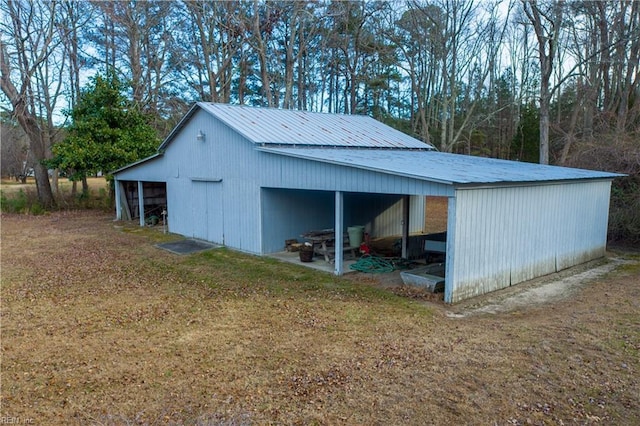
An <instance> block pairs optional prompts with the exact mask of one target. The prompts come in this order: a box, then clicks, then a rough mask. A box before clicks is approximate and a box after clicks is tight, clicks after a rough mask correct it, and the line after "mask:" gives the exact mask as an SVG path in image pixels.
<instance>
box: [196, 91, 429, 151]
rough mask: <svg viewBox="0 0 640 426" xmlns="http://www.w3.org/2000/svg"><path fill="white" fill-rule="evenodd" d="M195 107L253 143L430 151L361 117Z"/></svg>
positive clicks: (206, 105)
mask: <svg viewBox="0 0 640 426" xmlns="http://www.w3.org/2000/svg"><path fill="white" fill-rule="evenodd" d="M197 105H198V106H199V107H200V108H202V109H203V110H205V111H207V112H209V113H210V114H212V115H214V116H215V117H217V118H218V119H220V120H221V121H222V122H224V123H225V124H227V125H228V126H230V127H231V128H233V129H234V130H235V131H237V132H239V133H240V134H242V135H243V136H244V137H246V138H247V139H249V140H250V141H252V142H254V143H256V144H267V145H296V146H298V145H304V146H318V147H320V146H325V147H326V146H337V147H355V148H404V149H409V148H410V149H433V147H432V146H431V145H429V144H426V143H424V142H422V141H419V140H418V139H415V138H412V137H411V136H409V135H406V134H404V133H402V132H400V131H398V130H396V129H394V128H392V127H390V126H387V125H385V124H383V123H381V122H379V121H377V120H374V119H373V118H371V117H367V116H364V115H343V114H325V113H319V112H309V111H294V110H283V109H275V108H256V107H247V106H240V105H228V104H217V103H209V102H199V103H198V104H197Z"/></svg>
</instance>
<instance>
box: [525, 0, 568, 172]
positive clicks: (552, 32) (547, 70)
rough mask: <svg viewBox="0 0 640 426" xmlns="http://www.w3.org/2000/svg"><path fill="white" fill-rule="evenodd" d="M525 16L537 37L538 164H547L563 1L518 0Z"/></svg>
mask: <svg viewBox="0 0 640 426" xmlns="http://www.w3.org/2000/svg"><path fill="white" fill-rule="evenodd" d="M522 6H523V10H524V13H525V15H526V16H527V18H528V19H529V21H530V22H531V24H532V25H533V29H534V31H535V35H536V39H537V40H538V58H539V61H540V164H549V123H550V117H549V114H550V113H549V106H550V104H551V95H552V92H551V76H552V72H553V62H554V60H555V58H556V54H557V51H558V39H559V37H560V29H561V25H562V17H563V12H564V1H563V0H550V1H549V2H548V3H547V4H545V5H541V4H540V3H538V1H537V0H522Z"/></svg>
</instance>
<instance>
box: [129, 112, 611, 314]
mask: <svg viewBox="0 0 640 426" xmlns="http://www.w3.org/2000/svg"><path fill="white" fill-rule="evenodd" d="M199 131H202V132H203V133H204V134H205V135H206V136H205V140H204V141H198V140H197V139H196V135H197V133H198V132H199ZM118 179H120V180H143V181H157V182H166V184H167V210H168V225H169V230H170V231H171V232H174V233H178V234H182V235H185V236H194V237H197V238H202V239H206V240H209V241H214V242H219V243H224V244H225V245H227V246H228V247H231V248H234V249H236V250H240V251H244V252H249V253H255V254H264V253H270V252H274V251H280V250H282V248H283V245H284V241H285V240H286V239H289V238H297V237H298V236H299V235H300V234H302V233H304V232H307V231H309V230H312V229H322V228H331V227H334V226H335V225H334V221H335V209H334V206H335V194H336V191H341V192H342V194H343V197H344V198H343V201H344V205H345V211H344V225H345V227H348V226H352V225H364V226H366V228H367V231H368V232H370V233H371V235H373V236H386V235H399V234H400V233H401V232H402V224H401V220H402V201H401V200H402V196H404V195H411V196H412V197H411V212H410V226H411V228H410V232H421V231H422V228H423V226H424V213H425V204H424V196H425V195H433V196H443V197H448V199H449V205H448V213H449V220H448V224H447V232H448V240H447V265H446V272H447V276H446V286H445V300H446V301H447V302H456V301H459V300H463V299H466V298H469V297H473V296H475V295H479V294H483V293H487V292H490V291H494V290H497V289H500V288H504V287H508V286H510V285H513V284H517V283H519V282H522V281H525V280H528V279H531V278H534V277H537V276H540V275H544V274H548V273H550V272H554V271H558V270H561V269H564V268H567V267H570V266H573V265H575V264H578V263H582V262H585V261H588V260H590V259H594V258H597V257H601V256H603V255H604V250H605V243H606V230H607V217H608V209H609V192H610V180H609V179H603V180H601V181H592V180H591V181H583V180H576V181H573V182H569V183H566V182H565V183H554V184H550V183H544V182H543V183H539V184H533V185H528V186H527V185H523V186H505V187H483V188H471V187H468V188H463V187H458V188H456V186H455V185H454V184H446V183H439V182H434V181H428V180H426V179H416V178H411V177H407V176H400V175H396V174H391V173H383V172H378V171H373V170H367V169H364V168H358V167H350V166H348V165H339V164H334V163H326V162H320V161H314V160H310V159H304V158H296V157H291V156H285V155H278V154H273V153H270V152H265V151H259V150H257V149H256V147H255V145H253V144H252V143H251V142H249V141H248V140H247V139H245V138H244V137H243V136H241V135H240V134H238V133H236V132H235V131H233V130H231V129H230V128H229V127H227V126H226V125H225V124H223V123H222V122H220V121H218V120H217V119H215V118H214V117H212V116H211V115H209V114H208V113H206V112H203V111H196V112H195V113H194V115H193V116H192V117H191V119H190V121H189V123H188V125H186V126H185V127H183V128H182V129H181V130H179V131H177V133H176V135H175V138H174V139H173V141H172V143H170V144H168V145H167V146H166V152H165V154H164V155H163V156H159V157H156V158H154V159H152V160H149V161H148V162H146V163H144V165H140V166H137V167H133V168H130V169H125V170H123V171H122V172H120V173H118Z"/></svg>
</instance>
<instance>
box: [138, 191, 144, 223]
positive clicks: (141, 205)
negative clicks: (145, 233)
mask: <svg viewBox="0 0 640 426" xmlns="http://www.w3.org/2000/svg"><path fill="white" fill-rule="evenodd" d="M138 211H139V212H140V226H144V188H143V185H142V181H141V180H139V181H138Z"/></svg>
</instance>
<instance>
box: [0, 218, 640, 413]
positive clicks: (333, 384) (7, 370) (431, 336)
mask: <svg viewBox="0 0 640 426" xmlns="http://www.w3.org/2000/svg"><path fill="white" fill-rule="evenodd" d="M1 237H2V248H1V249H2V252H1V254H2V257H1V267H2V268H1V270H2V277H1V279H2V288H1V296H2V299H1V303H2V306H1V309H0V320H1V327H2V340H1V342H0V345H1V350H2V364H1V373H2V374H1V380H2V388H1V389H2V391H1V399H0V401H1V407H0V410H1V415H2V416H3V418H7V419H8V418H11V419H16V418H20V419H31V421H32V423H33V424H51V425H53V424H104V425H120V424H150V425H160V424H173V425H175V424H408V425H411V424H414V425H423V424H497V425H524V424H533V425H550V424H640V374H639V372H640V267H639V266H638V260H640V259H638V257H637V256H635V257H626V256H625V257H624V258H625V260H629V261H631V262H630V263H624V264H620V265H615V270H612V271H611V272H608V273H605V275H599V276H597V277H584V280H582V279H580V280H582V281H581V284H580V285H576V286H573V287H572V288H573V290H572V292H571V294H570V295H569V296H568V297H566V298H557V297H554V298H553V300H552V301H551V302H549V303H542V304H535V305H532V306H527V307H521V306H520V307H518V306H516V307H514V309H512V310H509V311H508V312H500V311H498V312H496V313H491V314H487V313H482V312H480V311H478V312H477V313H475V314H474V315H470V316H464V317H460V318H449V317H447V315H446V312H447V310H449V309H450V308H447V307H445V306H444V305H440V304H439V303H438V302H429V301H424V300H421V299H419V298H416V297H413V296H410V295H403V296H401V297H400V296H398V295H396V294H394V293H393V292H391V291H389V290H388V289H379V288H378V287H377V286H373V285H369V284H364V283H360V282H353V281H350V280H346V279H340V278H336V277H333V276H331V275H330V274H323V273H317V272H314V271H310V270H308V269H306V268H303V267H299V266H295V265H287V264H284V263H281V262H278V261H275V260H271V259H262V258H257V257H255V256H247V255H243V254H239V253H234V252H231V251H229V250H225V249H219V250H209V251H205V252H201V253H197V254H192V255H187V256H175V255H172V254H170V253H166V252H164V251H161V250H157V249H156V248H155V247H154V244H157V243H159V242H161V241H167V239H166V238H168V237H166V236H163V234H162V233H161V231H160V232H157V231H154V230H153V229H148V228H133V227H132V228H131V229H129V228H128V227H127V226H124V227H122V226H121V224H118V227H115V226H114V222H113V221H112V217H111V216H104V215H101V214H98V213H86V212H75V213H56V214H52V215H49V216H38V217H32V216H24V215H3V216H2V228H1ZM467 308H468V309H473V307H472V306H467Z"/></svg>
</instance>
